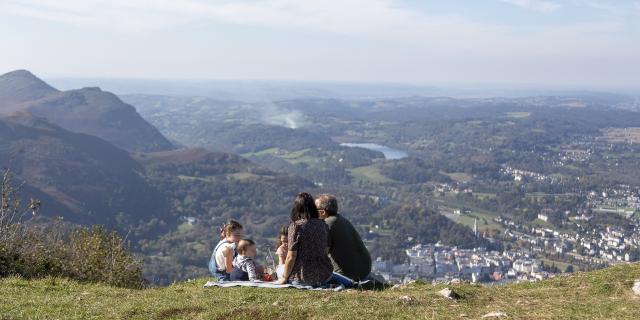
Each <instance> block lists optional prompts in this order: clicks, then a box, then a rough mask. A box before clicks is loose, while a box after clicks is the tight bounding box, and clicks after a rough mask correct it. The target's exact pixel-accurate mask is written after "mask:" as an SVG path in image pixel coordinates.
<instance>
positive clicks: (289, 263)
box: [278, 251, 298, 284]
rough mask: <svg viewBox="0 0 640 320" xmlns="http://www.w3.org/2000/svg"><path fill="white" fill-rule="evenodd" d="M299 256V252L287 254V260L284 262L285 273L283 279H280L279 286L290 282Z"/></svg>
mask: <svg viewBox="0 0 640 320" xmlns="http://www.w3.org/2000/svg"><path fill="white" fill-rule="evenodd" d="M297 254H298V252H297V251H289V252H287V259H286V260H285V262H284V272H282V278H280V279H278V284H285V283H287V281H288V280H289V276H291V271H292V270H293V264H294V263H296V255H297Z"/></svg>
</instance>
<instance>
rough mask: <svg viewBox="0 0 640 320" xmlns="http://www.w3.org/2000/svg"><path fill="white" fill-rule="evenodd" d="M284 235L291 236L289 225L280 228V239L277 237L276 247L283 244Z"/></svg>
mask: <svg viewBox="0 0 640 320" xmlns="http://www.w3.org/2000/svg"><path fill="white" fill-rule="evenodd" d="M282 236H285V237H288V236H289V226H282V228H280V231H279V232H278V239H276V249H278V248H280V246H281V245H282V241H280V239H281V238H282Z"/></svg>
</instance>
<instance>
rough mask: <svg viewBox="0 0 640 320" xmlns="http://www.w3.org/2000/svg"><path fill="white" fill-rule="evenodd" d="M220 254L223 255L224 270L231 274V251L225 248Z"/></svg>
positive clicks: (229, 248)
mask: <svg viewBox="0 0 640 320" xmlns="http://www.w3.org/2000/svg"><path fill="white" fill-rule="evenodd" d="M222 254H224V268H225V269H226V271H227V273H231V272H232V271H233V249H232V248H231V247H226V248H224V251H223V252H222Z"/></svg>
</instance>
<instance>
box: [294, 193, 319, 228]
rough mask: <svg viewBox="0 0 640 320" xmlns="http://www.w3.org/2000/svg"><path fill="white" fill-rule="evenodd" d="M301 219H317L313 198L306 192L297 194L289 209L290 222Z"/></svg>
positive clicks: (316, 209)
mask: <svg viewBox="0 0 640 320" xmlns="http://www.w3.org/2000/svg"><path fill="white" fill-rule="evenodd" d="M302 219H307V220H309V219H318V208H316V203H315V201H313V197H312V196H311V195H310V194H308V193H306V192H300V193H298V195H297V196H296V198H295V200H293V207H292V208H291V222H296V221H298V220H302Z"/></svg>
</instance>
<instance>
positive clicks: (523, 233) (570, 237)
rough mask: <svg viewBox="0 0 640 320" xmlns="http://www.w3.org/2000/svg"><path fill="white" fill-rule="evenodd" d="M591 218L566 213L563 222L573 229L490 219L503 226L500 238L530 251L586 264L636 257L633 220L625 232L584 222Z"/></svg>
mask: <svg viewBox="0 0 640 320" xmlns="http://www.w3.org/2000/svg"><path fill="white" fill-rule="evenodd" d="M545 216H546V214H544V213H540V214H539V215H538V217H539V218H541V219H542V218H544V217H545ZM591 219H592V217H591V216H589V215H585V214H581V215H575V216H573V217H570V218H569V220H568V222H567V224H574V227H575V229H576V230H577V232H562V231H558V230H554V229H553V228H545V227H530V226H525V225H522V224H518V223H516V222H514V221H513V220H510V219H507V218H502V217H498V218H495V219H494V221H495V222H498V223H501V224H502V225H503V226H504V227H505V231H504V233H503V239H504V240H506V241H508V242H511V243H514V242H518V241H519V242H520V243H521V244H522V246H524V247H525V248H526V249H528V250H530V251H531V252H533V254H534V255H545V254H546V255H558V256H564V257H566V256H570V257H571V259H572V260H578V261H580V262H581V263H584V264H590V265H596V264H599V265H603V264H604V265H607V264H614V263H618V262H634V261H638V259H639V258H640V257H639V255H638V253H639V252H640V251H639V248H640V234H639V232H638V231H640V225H639V224H638V223H637V222H635V226H634V231H633V232H625V230H622V229H621V228H618V227H614V226H607V227H596V226H590V225H589V224H588V223H587V222H588V221H590V220H591ZM565 226H566V225H565Z"/></svg>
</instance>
